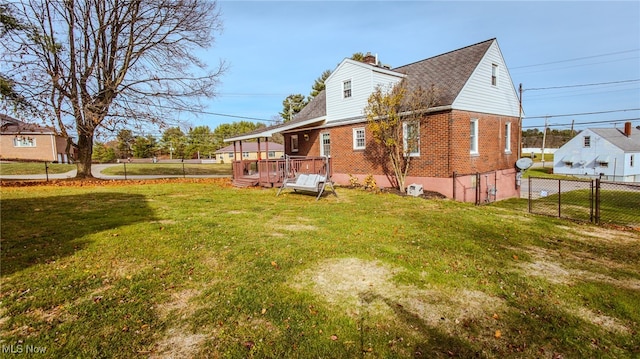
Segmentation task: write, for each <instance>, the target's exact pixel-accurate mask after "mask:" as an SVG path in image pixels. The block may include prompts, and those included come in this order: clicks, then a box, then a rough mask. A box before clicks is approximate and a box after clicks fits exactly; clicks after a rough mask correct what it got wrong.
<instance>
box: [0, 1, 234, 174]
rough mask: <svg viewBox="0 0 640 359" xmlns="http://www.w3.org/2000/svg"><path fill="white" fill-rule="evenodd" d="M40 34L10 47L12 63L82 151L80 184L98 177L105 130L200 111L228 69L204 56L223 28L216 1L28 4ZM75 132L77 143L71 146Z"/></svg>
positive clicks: (22, 7) (24, 90) (28, 93)
mask: <svg viewBox="0 0 640 359" xmlns="http://www.w3.org/2000/svg"><path fill="white" fill-rule="evenodd" d="M15 6H16V7H17V8H16V12H15V13H16V14H17V15H19V18H20V19H21V20H22V21H23V22H25V23H28V25H29V28H30V29H33V31H31V32H30V33H28V34H26V35H16V36H11V39H10V40H11V41H6V42H5V44H4V45H2V46H4V47H5V50H7V51H5V55H4V58H5V60H7V62H6V64H8V65H9V66H11V70H12V71H11V73H12V75H11V80H12V81H13V83H14V86H16V87H19V88H20V90H21V92H20V93H21V94H22V95H23V96H25V97H26V98H29V99H31V100H32V101H33V103H35V104H37V105H38V106H39V108H40V109H41V111H42V113H43V114H45V117H46V118H47V119H48V120H50V121H51V125H53V126H54V127H55V128H56V129H57V130H58V131H59V132H60V134H61V135H63V136H66V137H67V138H69V139H70V140H69V145H68V150H69V149H70V147H71V146H74V147H76V150H77V153H78V157H77V164H78V175H77V176H78V177H79V178H83V177H91V154H92V151H93V141H94V137H95V135H96V134H99V133H100V131H104V130H111V131H115V130H116V129H117V128H122V127H125V126H127V127H131V126H135V127H143V126H149V125H153V126H159V127H161V128H162V127H165V126H166V125H167V124H168V123H169V122H170V116H171V110H177V111H179V110H193V109H194V108H201V106H200V105H199V103H198V98H200V97H203V96H214V94H215V93H214V89H215V86H216V84H217V82H218V80H219V77H220V76H221V74H222V73H223V71H224V68H225V64H224V63H223V62H220V63H219V64H217V66H216V67H215V68H214V69H209V68H208V67H207V65H206V64H204V63H203V62H202V61H201V60H200V58H199V57H198V52H197V51H198V50H200V49H204V48H207V47H209V46H210V45H211V44H212V43H213V40H214V34H216V33H217V32H219V31H220V30H221V29H222V22H221V19H220V13H219V11H218V9H217V3H216V2H215V1H214V0H64V1H62V0H23V1H22V2H21V3H20V4H16V5H15ZM71 131H75V132H76V134H77V136H76V139H75V141H72V140H71V139H72V137H73V136H71V135H70V132H71Z"/></svg>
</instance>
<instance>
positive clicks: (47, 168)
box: [44, 161, 49, 182]
mask: <svg viewBox="0 0 640 359" xmlns="http://www.w3.org/2000/svg"><path fill="white" fill-rule="evenodd" d="M44 174H45V176H46V178H47V182H49V166H47V161H44Z"/></svg>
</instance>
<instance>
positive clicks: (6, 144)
mask: <svg viewBox="0 0 640 359" xmlns="http://www.w3.org/2000/svg"><path fill="white" fill-rule="evenodd" d="M66 148H67V139H66V138H65V137H63V136H60V135H58V134H56V132H55V131H54V130H53V129H51V128H49V127H43V126H39V125H35V124H31V123H26V122H23V121H20V120H17V119H15V118H13V117H10V116H7V115H4V114H0V159H4V160H21V161H49V162H59V163H69V162H70V160H72V159H69V158H68V156H67V154H66ZM72 151H73V148H72ZM72 155H73V154H72Z"/></svg>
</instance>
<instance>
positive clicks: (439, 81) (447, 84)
mask: <svg viewBox="0 0 640 359" xmlns="http://www.w3.org/2000/svg"><path fill="white" fill-rule="evenodd" d="M494 41H495V39H490V40H487V41H483V42H480V43H477V44H475V45H470V46H467V47H463V48H461V49H458V50H454V51H451V52H447V53H444V54H441V55H437V56H434V57H431V58H428V59H425V60H422V61H418V62H414V63H412V64H408V65H404V66H400V67H396V68H394V69H392V70H393V71H396V72H400V73H403V74H405V75H407V84H408V88H409V90H411V89H414V88H417V87H418V86H422V87H423V88H425V89H427V88H429V87H431V86H432V85H433V86H435V88H437V89H438V95H439V96H438V100H439V101H438V103H436V106H446V105H451V104H453V101H455V99H456V97H458V94H459V93H460V91H462V88H463V87H464V85H465V84H466V83H467V80H469V78H470V77H471V74H472V73H473V71H474V70H475V69H476V67H478V64H479V63H480V60H482V57H483V56H484V54H485V53H486V52H487V50H489V47H490V46H491V44H492V43H493V42H494Z"/></svg>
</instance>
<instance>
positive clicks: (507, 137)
mask: <svg viewBox="0 0 640 359" xmlns="http://www.w3.org/2000/svg"><path fill="white" fill-rule="evenodd" d="M504 152H506V153H511V122H507V123H505V125H504Z"/></svg>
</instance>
